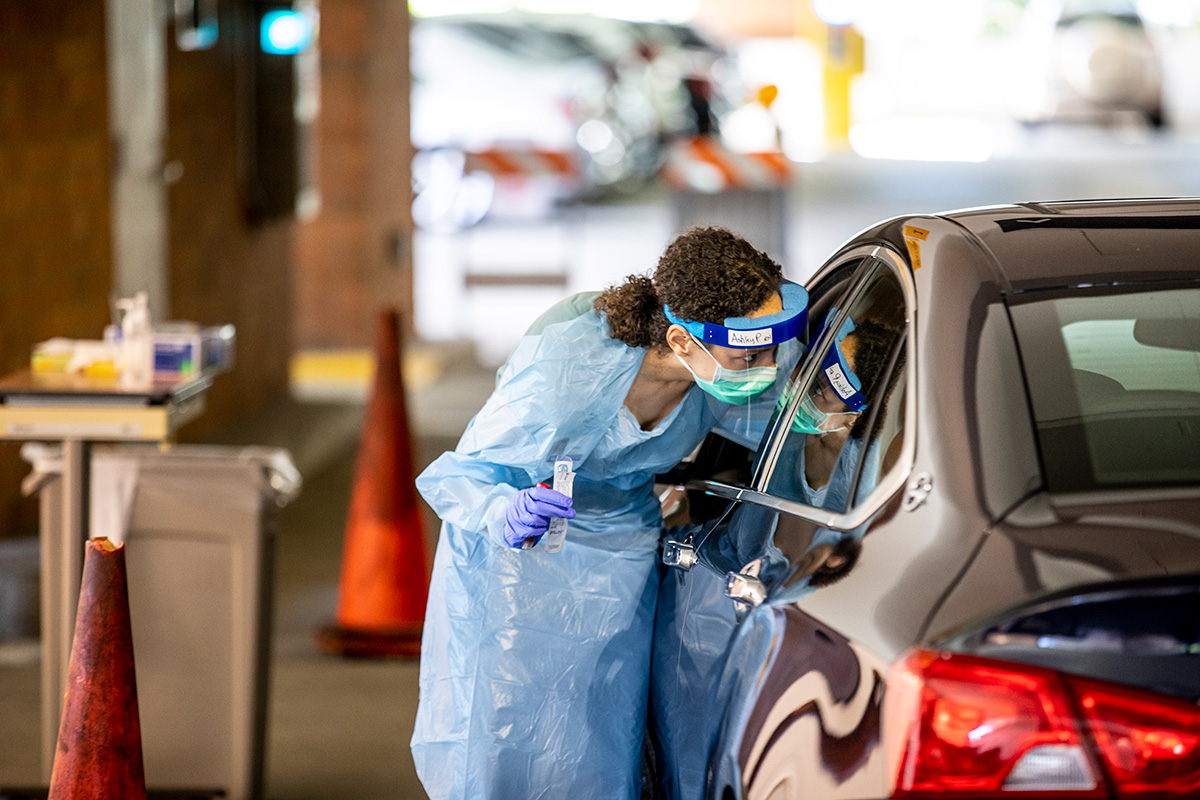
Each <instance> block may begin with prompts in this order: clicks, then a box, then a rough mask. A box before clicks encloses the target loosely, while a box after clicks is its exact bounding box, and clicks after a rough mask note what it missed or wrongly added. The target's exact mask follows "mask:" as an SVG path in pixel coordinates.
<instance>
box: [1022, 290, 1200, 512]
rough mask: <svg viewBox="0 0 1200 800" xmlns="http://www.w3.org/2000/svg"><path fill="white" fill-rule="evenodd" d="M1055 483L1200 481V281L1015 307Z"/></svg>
mask: <svg viewBox="0 0 1200 800" xmlns="http://www.w3.org/2000/svg"><path fill="white" fill-rule="evenodd" d="M1012 316H1013V322H1014V324H1015V326H1016V331H1017V339H1018V341H1019V343H1020V348H1021V357H1022V360H1023V362H1024V367H1025V372H1026V379H1027V382H1028V385H1029V391H1030V395H1031V400H1032V403H1033V416H1034V423H1035V425H1036V429H1037V434H1038V447H1039V449H1040V451H1041V457H1042V466H1043V468H1044V470H1045V473H1046V484H1047V487H1048V488H1049V489H1050V490H1051V491H1058V492H1073V491H1088V490H1093V489H1109V488H1130V487H1143V486H1179V485H1188V484H1200V288H1197V287H1196V286H1195V285H1192V286H1189V287H1184V288H1175V289H1156V290H1152V291H1125V292H1123V293H1114V292H1112V291H1107V292H1104V293H1101V292H1100V291H1099V290H1095V291H1092V292H1089V293H1074V294H1065V293H1055V295H1054V296H1053V297H1047V298H1046V299H1041V300H1036V301H1034V302H1027V303H1024V304H1021V305H1016V306H1014V307H1013V308H1012Z"/></svg>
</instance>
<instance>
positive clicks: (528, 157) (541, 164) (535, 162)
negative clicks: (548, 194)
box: [465, 148, 580, 178]
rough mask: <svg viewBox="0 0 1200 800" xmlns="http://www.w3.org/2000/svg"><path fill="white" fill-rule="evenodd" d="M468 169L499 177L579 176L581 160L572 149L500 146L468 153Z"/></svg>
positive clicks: (468, 170)
mask: <svg viewBox="0 0 1200 800" xmlns="http://www.w3.org/2000/svg"><path fill="white" fill-rule="evenodd" d="M466 159H467V160H466V168H465V170H466V171H467V172H487V173H489V174H491V175H493V176H495V177H498V178H516V177H528V176H534V175H552V176H558V177H563V178H574V177H578V176H579V173H580V169H579V163H578V161H577V160H576V158H575V156H574V155H573V154H572V153H565V152H561V151H555V150H540V149H537V148H497V149H492V150H483V151H479V152H473V153H467V154H466Z"/></svg>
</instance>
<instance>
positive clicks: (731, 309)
mask: <svg viewBox="0 0 1200 800" xmlns="http://www.w3.org/2000/svg"><path fill="white" fill-rule="evenodd" d="M782 281H783V269H782V267H780V266H779V264H777V263H776V262H775V261H773V260H772V259H771V257H770V256H768V255H767V254H766V253H763V252H761V251H760V250H757V249H756V248H755V247H754V246H753V245H751V244H750V243H749V242H747V241H746V240H745V239H743V238H742V237H740V236H738V235H737V234H735V233H733V232H731V231H728V230H726V229H724V228H716V227H707V228H692V229H691V230H689V231H686V232H685V233H682V234H680V235H679V236H678V237H676V239H675V240H674V241H673V242H671V243H670V244H669V245H667V249H666V250H665V251H664V252H663V254H662V257H661V258H660V259H659V260H658V268H657V269H656V270H655V271H654V277H653V278H650V277H647V276H645V275H630V276H629V277H628V278H626V279H625V282H624V283H622V284H620V285H618V286H613V287H610V288H609V289H607V290H605V291H604V292H602V293H601V294H600V296H599V297H597V298H596V302H595V308H596V310H597V311H599V312H601V313H603V314H604V315H605V316H606V317H607V319H608V327H609V330H610V331H611V333H612V337H613V338H614V339H619V340H620V341H622V342H624V343H625V344H627V345H629V346H630V347H651V346H661V347H666V335H667V328H669V327H670V325H671V323H669V322H668V321H667V317H666V314H664V313H663V305H664V304H665V305H667V306H668V307H670V309H671V313H672V314H674V315H675V316H677V317H679V318H681V319H685V320H688V321H689V322H715V323H721V322H723V321H724V320H725V318H726V317H745V316H749V315H750V314H752V313H753V312H755V311H757V310H758V309H759V308H761V307H762V306H763V304H764V303H766V302H767V301H768V300H769V299H770V298H771V295H772V294H774V293H776V292H778V291H779V284H780V283H781V282H782Z"/></svg>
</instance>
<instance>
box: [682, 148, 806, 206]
mask: <svg viewBox="0 0 1200 800" xmlns="http://www.w3.org/2000/svg"><path fill="white" fill-rule="evenodd" d="M659 177H660V178H661V179H662V181H663V182H664V183H665V184H666V185H667V186H668V188H671V189H674V190H676V191H681V190H692V191H697V192H711V193H716V192H723V191H728V190H731V189H778V188H783V187H786V186H787V185H788V184H789V183H791V181H792V180H793V178H794V177H795V166H794V165H793V163H792V162H791V161H790V160H789V159H788V157H787V156H785V155H784V154H783V153H779V152H764V153H738V152H734V151H733V150H730V149H729V148H727V147H725V146H724V145H722V144H721V143H720V142H719V141H718V140H716V139H714V138H712V137H710V136H696V137H692V138H690V139H686V140H682V141H679V142H677V143H676V144H675V145H673V146H672V147H671V149H670V150H669V151H668V152H667V159H666V162H665V163H664V164H663V167H662V170H661V171H660V172H659Z"/></svg>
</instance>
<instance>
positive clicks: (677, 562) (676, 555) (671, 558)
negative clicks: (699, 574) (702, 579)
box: [662, 539, 697, 570]
mask: <svg viewBox="0 0 1200 800" xmlns="http://www.w3.org/2000/svg"><path fill="white" fill-rule="evenodd" d="M662 560H663V563H664V564H666V565H667V566H668V567H675V568H677V569H682V570H689V569H691V568H692V567H694V566H696V561H697V556H696V548H694V547H692V546H691V545H690V544H688V543H687V542H676V541H672V540H670V539H668V540H667V543H666V544H665V545H663V554H662Z"/></svg>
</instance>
